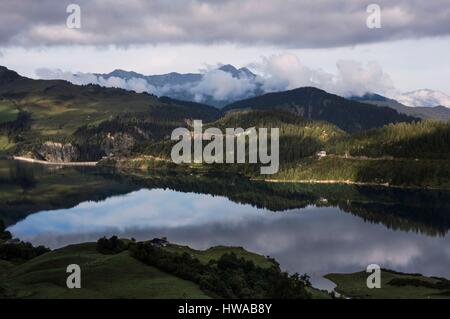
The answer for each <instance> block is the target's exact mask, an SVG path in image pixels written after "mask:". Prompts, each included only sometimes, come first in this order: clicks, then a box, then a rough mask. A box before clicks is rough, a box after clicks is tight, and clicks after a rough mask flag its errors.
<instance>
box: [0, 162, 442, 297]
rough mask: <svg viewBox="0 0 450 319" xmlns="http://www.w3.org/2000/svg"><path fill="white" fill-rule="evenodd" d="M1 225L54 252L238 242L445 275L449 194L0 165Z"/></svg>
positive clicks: (297, 258)
mask: <svg viewBox="0 0 450 319" xmlns="http://www.w3.org/2000/svg"><path fill="white" fill-rule="evenodd" d="M0 199H1V200H2V204H1V205H0V219H3V220H4V221H5V222H6V223H7V224H8V225H9V228H8V230H9V231H11V232H12V233H13V235H14V236H15V237H18V238H20V239H21V240H24V241H29V242H31V243H33V244H35V245H41V244H42V245H46V246H48V247H51V248H58V247H62V246H65V245H68V244H73V243H80V242H86V241H96V240H97V239H98V238H99V237H102V236H112V235H118V236H122V237H128V238H131V237H134V238H136V239H137V240H145V239H151V238H154V237H163V236H166V237H167V238H168V239H169V241H171V242H174V243H178V244H182V245H188V246H191V247H193V248H196V249H206V248H208V247H211V246H215V245H227V246H242V247H244V248H245V249H247V250H249V251H253V252H256V253H259V254H263V255H267V256H271V257H274V258H275V259H276V260H277V261H278V262H279V263H280V265H281V267H282V269H284V270H287V271H289V272H291V273H293V272H299V273H301V274H302V273H308V274H309V275H311V277H312V282H313V284H314V285H315V286H317V287H319V288H327V289H329V288H331V287H332V286H333V285H332V283H330V282H329V281H327V280H325V279H323V278H322V276H323V275H325V274H327V273H330V272H354V271H360V270H363V269H365V268H366V267H367V265H369V264H372V263H375V264H378V265H380V266H381V267H383V268H389V269H394V270H397V271H402V272H419V273H422V274H425V275H434V276H443V277H447V278H450V236H449V235H448V229H450V194H449V193H447V192H437V191H417V190H400V189H385V188H373V187H372V188H369V187H356V186H348V185H346V186H344V185H342V186H339V185H298V184H267V183H262V182H251V181H248V180H246V179H243V178H239V177H230V176H217V175H211V176H207V175H202V176H196V175H185V176H184V175H180V174H166V175H157V174H153V175H148V176H138V175H129V176H124V175H121V174H118V173H117V172H115V171H112V170H106V169H98V168H87V167H86V168H73V167H64V168H63V167H45V166H39V165H33V164H25V163H18V162H11V161H0Z"/></svg>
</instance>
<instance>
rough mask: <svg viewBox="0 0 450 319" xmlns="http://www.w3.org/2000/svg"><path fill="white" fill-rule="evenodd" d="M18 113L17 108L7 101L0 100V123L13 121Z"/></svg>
mask: <svg viewBox="0 0 450 319" xmlns="http://www.w3.org/2000/svg"><path fill="white" fill-rule="evenodd" d="M18 114H19V110H18V109H17V108H15V107H14V106H13V105H11V104H9V103H4V101H2V100H0V124H1V123H5V122H10V121H14V120H15V119H16V118H17V115H18Z"/></svg>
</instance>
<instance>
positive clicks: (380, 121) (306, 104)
mask: <svg viewBox="0 0 450 319" xmlns="http://www.w3.org/2000/svg"><path fill="white" fill-rule="evenodd" d="M246 108H250V109H284V110H288V111H290V112H292V113H295V114H298V115H301V116H304V117H305V118H307V119H314V120H324V121H327V122H330V123H332V124H335V125H337V126H338V127H339V128H341V129H343V130H345V131H347V132H358V131H362V130H367V129H371V128H378V127H381V126H383V125H386V124H390V123H397V122H412V121H416V120H419V118H415V117H410V116H407V115H404V114H400V113H398V112H397V111H396V110H393V109H392V108H389V107H378V106H374V105H371V104H365V103H360V102H356V101H352V100H348V99H345V98H343V97H341V96H338V95H335V94H331V93H328V92H326V91H324V90H321V89H318V88H315V87H302V88H297V89H293V90H289V91H283V92H273V93H266V94H263V95H260V96H257V97H254V98H249V99H244V100H241V101H238V102H234V103H231V104H229V105H227V106H225V108H224V109H223V111H224V112H229V111H233V110H234V109H246ZM349 118H351V119H352V120H353V121H349V120H348V119H349Z"/></svg>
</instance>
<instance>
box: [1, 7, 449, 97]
mask: <svg viewBox="0 0 450 319" xmlns="http://www.w3.org/2000/svg"><path fill="white" fill-rule="evenodd" d="M70 3H76V4H78V5H79V6H80V8H81V28H80V29H69V28H68V27H67V25H66V20H67V18H68V16H69V13H67V12H66V8H67V6H68V5H69V4H70ZM371 3H376V4H378V5H379V7H380V8H381V28H375V29H370V28H368V27H367V24H366V21H367V18H368V16H369V14H370V13H367V11H366V9H367V6H368V5H369V4H371ZM225 63H231V64H233V65H236V66H239V67H242V66H249V67H250V68H251V69H252V70H255V71H259V72H262V73H266V75H267V74H269V76H273V77H275V78H276V77H285V78H286V79H287V81H290V83H291V85H292V86H295V85H301V84H305V83H306V84H307V83H308V81H311V78H319V80H318V81H324V82H323V83H331V82H333V83H334V84H333V89H334V91H335V92H337V93H342V92H346V91H349V90H350V91H352V90H353V91H358V92H359V91H361V90H365V89H366V88H367V89H369V90H372V91H376V92H379V93H386V92H388V91H391V90H396V91H401V92H404V91H411V90H416V89H423V88H429V89H433V90H440V91H442V92H445V93H446V94H450V67H448V66H449V65H450V1H449V0H433V1H422V0H397V1H395V0H371V1H361V0H333V1H332V0H323V1H313V0H304V1H300V0H296V1H294V0H283V1H267V0H223V1H218V0H210V1H203V0H170V1H167V0H148V1H144V0H142V1H140V0H128V1H119V0H109V1H108V0H89V1H88V0H72V1H56V0H54V1H50V0H41V1H32V0H19V1H18V0H2V1H1V2H0V65H5V66H7V67H9V68H11V69H14V70H17V71H18V72H19V73H21V74H23V75H26V76H30V77H35V78H36V77H38V75H37V74H36V70H37V69H41V68H47V69H52V70H55V69H60V70H62V71H66V72H67V71H68V72H86V73H89V72H96V73H104V72H110V71H112V70H113V69H116V68H121V69H125V70H133V71H137V72H140V73H144V74H159V73H165V72H170V71H178V72H196V71H198V70H204V69H208V68H210V67H211V66H213V65H217V64H225ZM330 79H331V80H330ZM330 81H331V82H330ZM327 85H328V84H324V85H323V86H324V88H328V87H327ZM333 89H332V90H333Z"/></svg>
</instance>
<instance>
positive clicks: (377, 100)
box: [350, 93, 450, 122]
mask: <svg viewBox="0 0 450 319" xmlns="http://www.w3.org/2000/svg"><path fill="white" fill-rule="evenodd" d="M350 99H351V100H354V101H358V102H362V103H368V104H373V105H378V106H387V107H390V108H392V109H394V110H396V111H397V112H399V113H403V114H406V115H410V116H414V117H418V118H421V119H424V120H426V119H430V120H439V121H444V122H446V121H448V120H450V108H447V107H445V106H442V105H439V106H434V107H426V106H422V107H419V106H416V107H412V106H406V105H404V104H402V103H399V102H398V101H396V100H394V99H390V98H387V97H384V96H382V95H379V94H375V93H366V94H364V95H363V96H352V97H350Z"/></svg>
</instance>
